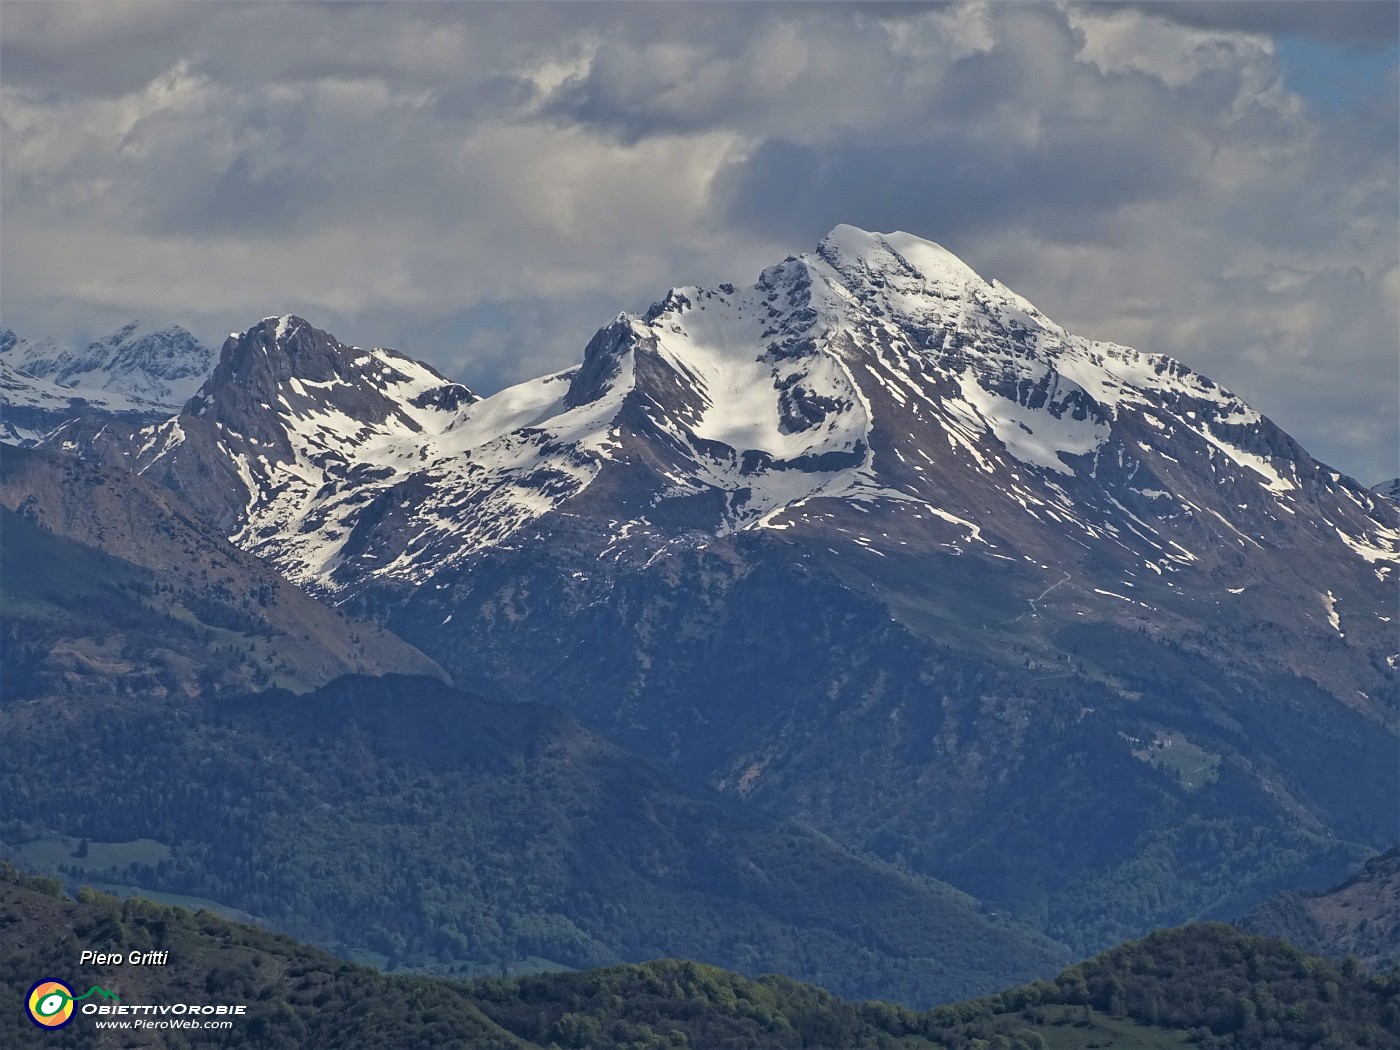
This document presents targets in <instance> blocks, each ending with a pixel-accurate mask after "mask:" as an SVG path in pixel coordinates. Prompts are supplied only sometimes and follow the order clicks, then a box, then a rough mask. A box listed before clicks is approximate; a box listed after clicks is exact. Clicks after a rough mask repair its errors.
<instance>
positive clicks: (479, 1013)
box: [0, 866, 1400, 1050]
mask: <svg viewBox="0 0 1400 1050" xmlns="http://www.w3.org/2000/svg"><path fill="white" fill-rule="evenodd" d="M0 929H3V930H4V931H5V935H4V937H3V938H0V1045H3V1046H6V1047H11V1046H15V1047H27V1046H31V1045H33V1046H46V1047H64V1048H85V1047H100V1046H115V1045H122V1046H155V1047H172V1048H173V1047H181V1048H194V1047H244V1046H255V1047H258V1048H260V1050H282V1048H287V1050H291V1048H306V1050H339V1048H346V1050H350V1048H353V1050H381V1048H383V1050H391V1048H392V1050H415V1048H419V1047H421V1048H424V1050H539V1048H557V1050H585V1048H602V1047H608V1048H619V1050H662V1048H685V1047H690V1048H695V1050H700V1048H704V1050H786V1048H799V1047H804V1048H818V1050H823V1048H824V1050H861V1048H866V1047H870V1048H886V1050H895V1048H904V1050H932V1048H935V1047H937V1048H948V1050H974V1048H975V1050H993V1048H995V1050H1038V1048H1047V1047H1048V1048H1054V1050H1061V1048H1063V1050H1069V1048H1086V1050H1087V1048H1089V1047H1125V1048H1133V1047H1140V1048H1155V1047H1170V1046H1182V1045H1194V1046H1201V1047H1207V1048H1216V1050H1224V1048H1231V1050H1294V1048H1297V1050H1302V1048H1305V1047H1307V1048H1312V1047H1339V1048H1340V1047H1358V1048H1376V1050H1387V1048H1391V1047H1396V1046H1400V975H1397V974H1395V973H1392V974H1390V975H1389V976H1373V975H1369V974H1367V973H1365V972H1364V971H1363V970H1361V969H1360V968H1358V967H1355V966H1342V967H1336V966H1333V965H1331V964H1330V963H1327V962H1325V961H1323V960H1321V959H1317V958H1314V957H1311V956H1308V955H1305V954H1304V953H1302V952H1299V951H1298V950H1296V949H1294V948H1292V947H1290V946H1289V945H1287V944H1285V943H1284V942H1281V941H1275V940H1265V939H1262V938H1257V937H1251V936H1248V935H1246V934H1242V933H1240V932H1239V931H1237V930H1234V929H1233V928H1231V927H1228V926H1224V925H1219V924H1211V925H1204V926H1188V927H1181V928H1179V929H1174V930H1167V931H1162V932H1159V933H1156V934H1153V935H1152V936H1150V937H1147V938H1144V939H1143V940H1141V941H1136V942H1132V943H1129V944H1125V945H1122V946H1120V947H1119V948H1115V949H1113V950H1112V951H1109V952H1105V953H1104V954H1102V955H1100V956H1098V957H1096V958H1094V959H1091V960H1089V961H1088V962H1085V963H1081V964H1079V965H1078V966H1074V967H1071V968H1069V969H1068V970H1066V971H1064V972H1063V973H1062V974H1061V975H1060V976H1059V977H1058V978H1057V979H1056V980H1054V981H1040V982H1036V983H1035V984H1032V985H1028V986H1024V987H1021V988H1016V989H1012V990H1010V991H1007V992H1003V993H1001V994H1000V995H996V996H992V997H990V998H984V999H980V1000H976V1001H973V1002H968V1003H960V1004H957V1005H954V1006H947V1007H940V1008H938V1009H935V1010H932V1011H927V1012H924V1013H916V1012H914V1011H911V1010H908V1009H905V1008H902V1007H898V1006H893V1005H890V1004H888V1003H878V1002H862V1003H857V1002H849V1001H845V1000H842V999H839V998H837V997H836V996H833V995H831V994H830V993H828V992H825V991H822V990H821V989H818V988H814V987H812V986H811V985H805V984H801V983H799V982H797V981H793V980H790V979H788V978H784V977H771V976H769V977H763V978H760V979H758V980H749V979H746V978H743V977H739V976H737V975H735V974H733V973H728V972H725V971H723V970H720V969H717V968H715V967H710V966H703V965H699V964H696V963H690V962H680V961H676V960H660V961H656V962H650V963H645V964H641V965H633V966H618V967H612V968H609V969H604V970H594V971H590V972H584V973H569V974H540V975H536V976H532V977H525V978H517V979H513V980H499V979H497V980H487V981H474V982H472V981H461V980H452V979H446V978H431V977H424V976H395V975H386V974H383V973H379V972H376V971H374V970H371V969H368V968H366V967H361V966H356V965H354V964H351V963H347V962H344V961H342V960H339V959H337V958H335V957H333V956H331V955H330V954H328V953H326V952H323V951H319V950H317V949H314V948H309V947H307V946H305V945H303V944H299V943H297V942H296V941H294V940H292V939H291V938H289V937H285V936H281V935H278V934H273V933H269V932H267V931H265V930H261V929H258V928H256V927H252V926H245V925H238V924H233V923H230V922H227V921H225V920H223V919H220V918H217V917H216V916H213V915H210V914H209V913H207V912H204V913H197V914H196V913H191V912H189V911H186V910H184V909H179V908H171V907H165V906H162V905H157V904H153V903H150V902H147V901H141V900H128V901H125V902H123V901H119V900H117V899H116V898H113V897H107V896H104V895H101V894H95V893H91V892H84V893H82V894H80V897H79V899H78V900H70V899H68V898H67V897H65V896H64V895H63V894H62V893H61V892H60V890H59V888H58V885H57V883H55V882H52V881H51V880H44V879H34V878H27V877H25V876H22V875H20V874H19V873H18V872H17V871H16V870H15V869H13V868H12V867H9V866H0ZM84 948H92V949H97V950H107V951H117V950H122V951H130V950H132V949H141V950H149V949H157V950H168V951H169V952H170V960H169V963H168V965H166V966H163V967H145V968H142V967H130V966H121V967H112V966H109V967H92V966H87V967H83V966H78V965H76V960H77V959H78V953H79V952H80V951H81V950H82V949H84ZM39 977H56V978H58V979H60V980H64V981H67V982H68V983H69V984H70V985H72V986H74V988H75V991H76V990H77V988H78V986H81V987H82V988H87V987H88V986H90V985H92V984H98V985H100V986H102V987H104V988H107V989H109V990H111V991H112V992H114V993H115V994H117V995H118V996H119V997H120V1000H121V1001H122V1002H124V1003H128V1004H142V1003H162V1002H166V1003H168V1002H177V1001H187V1002H192V1003H226V1004H231V1005H240V1004H241V1005H245V1006H246V1007H247V1011H246V1014H245V1015H244V1016H243V1017H240V1018H238V1019H237V1020H235V1021H234V1022H233V1027H232V1028H231V1029H228V1030H222V1031H182V1032H168V1033H145V1034H144V1036H142V1037H141V1038H142V1039H143V1040H144V1041H138V1037H137V1036H135V1035H133V1036H131V1037H127V1038H128V1041H124V1042H116V1041H113V1040H112V1038H111V1036H112V1033H110V1032H105V1033H104V1032H99V1031H98V1029H97V1028H96V1026H95V1021H94V1019H93V1018H92V1017H90V1016H82V1015H79V1016H78V1017H77V1019H76V1020H75V1021H74V1022H72V1023H71V1024H70V1025H68V1026H67V1027H66V1028H64V1029H63V1030H62V1031H60V1032H40V1031H38V1030H37V1029H35V1028H34V1027H32V1026H31V1025H30V1024H29V1022H28V1020H27V1019H26V1016H25V1013H24V1007H23V1003H22V1000H23V996H24V993H25V991H26V990H27V989H28V988H29V986H30V985H31V984H33V983H34V981H35V980H36V979H38V978H39Z"/></svg>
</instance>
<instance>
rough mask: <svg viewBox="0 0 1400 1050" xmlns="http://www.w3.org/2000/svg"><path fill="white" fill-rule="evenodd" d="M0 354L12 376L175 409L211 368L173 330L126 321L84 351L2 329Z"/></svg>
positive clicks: (208, 354)
mask: <svg viewBox="0 0 1400 1050" xmlns="http://www.w3.org/2000/svg"><path fill="white" fill-rule="evenodd" d="M0 354H3V355H4V358H5V360H6V362H7V363H8V364H9V365H10V366H11V367H13V368H15V369H17V370H18V371H21V372H24V373H26V374H27V375H31V376H34V377H35V378H36V379H44V380H47V381H48V382H50V383H52V384H54V385H55V386H59V387H66V388H68V389H70V390H75V391H104V392H107V393H114V394H125V395H128V396H130V397H134V398H139V399H140V400H142V401H146V402H151V403H154V404H159V405H170V406H172V407H178V406H180V405H182V404H184V403H185V401H186V400H188V398H189V397H190V395H191V394H193V393H194V392H195V390H197V389H198V388H199V385H200V384H201V383H202V382H204V380H205V378H206V377H207V376H208V375H209V372H210V370H211V369H212V368H213V367H214V357H215V355H214V351H213V350H211V349H210V348H209V347H207V346H204V345H203V344H202V343H200V342H199V340H198V339H196V338H195V337H194V336H193V335H191V334H190V333H189V332H187V331H186V330H185V329H183V328H181V327H180V326H179V325H165V326H155V325H149V324H144V323H142V322H140V321H132V322H130V323H129V324H125V325H123V326H122V327H121V328H119V329H117V330H116V331H115V332H113V333H112V334H111V335H109V336H106V337H105V338H102V339H98V340H95V341H94V342H91V343H89V344H88V345H87V346H85V347H81V348H78V347H63V346H60V345H58V344H57V343H55V342H54V341H53V340H52V339H44V340H38V341H35V342H32V343H31V342H29V341H27V340H24V339H20V338H19V337H17V336H16V335H15V334H14V333H13V332H10V331H9V330H8V329H6V330H5V332H4V334H3V337H0Z"/></svg>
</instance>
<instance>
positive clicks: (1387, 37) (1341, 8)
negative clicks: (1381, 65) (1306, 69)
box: [1130, 0, 1400, 51]
mask: <svg viewBox="0 0 1400 1050" xmlns="http://www.w3.org/2000/svg"><path fill="white" fill-rule="evenodd" d="M1130 6H1132V7H1136V8H1138V9H1139V10H1141V11H1142V12H1144V13H1145V14H1149V15H1152V16H1154V17H1156V18H1163V19H1167V20H1169V21H1172V22H1176V23H1177V24H1179V25H1184V26H1192V27H1194V28H1197V29H1219V30H1227V31H1228V30H1239V31H1241V32H1246V33H1262V34H1265V35H1268V36H1280V35H1288V36H1300V37H1307V38H1309V39H1312V40H1317V41H1321V42H1323V43H1328V44H1339V45H1343V46H1346V47H1353V48H1358V49H1360V50H1363V51H1377V50H1384V49H1386V48H1389V47H1394V46H1395V43H1396V36H1397V34H1400V4H1395V3H1391V2H1389V0H1366V2H1362V3H1345V2H1340V0H1281V2H1272V0H1153V2H1149V3H1140V4H1132V5H1130Z"/></svg>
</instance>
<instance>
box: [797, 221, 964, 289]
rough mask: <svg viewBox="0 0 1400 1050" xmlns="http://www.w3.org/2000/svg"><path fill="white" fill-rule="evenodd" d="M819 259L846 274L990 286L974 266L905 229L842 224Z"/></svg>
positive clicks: (827, 240) (819, 252)
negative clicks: (880, 230)
mask: <svg viewBox="0 0 1400 1050" xmlns="http://www.w3.org/2000/svg"><path fill="white" fill-rule="evenodd" d="M817 256H818V257H819V258H821V259H823V260H824V261H825V262H827V263H828V264H830V265H831V266H832V267H833V268H834V269H835V270H837V271H838V272H840V273H842V274H844V275H850V274H852V273H853V272H861V273H862V274H863V275H865V276H869V275H889V274H897V275H904V276H913V277H921V278H923V279H924V280H926V281H929V282H933V283H939V284H942V283H950V284H974V285H981V286H984V287H990V286H989V285H988V284H987V282H986V281H984V280H983V279H982V278H981V277H980V276H979V275H978V274H977V272H976V271H975V270H974V269H973V268H972V267H971V266H968V265H967V263H965V262H963V261H962V260H961V259H959V258H958V257H957V256H956V255H954V254H953V253H952V252H950V251H949V250H948V249H947V248H944V247H943V246H942V245H941V244H937V243H935V242H934V241H930V240H925V239H924V238H922V237H916V236H914V235H913V234H912V233H905V232H903V231H902V230H896V231H895V232H894V233H873V232H871V231H869V230H862V229H860V228H859V227H857V226H848V225H844V224H843V225H840V226H837V227H836V228H835V229H833V230H832V231H831V232H830V233H828V234H827V235H826V236H825V237H823V238H822V239H821V242H820V243H819V244H818V245H817Z"/></svg>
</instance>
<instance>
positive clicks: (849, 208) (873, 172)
mask: <svg viewBox="0 0 1400 1050" xmlns="http://www.w3.org/2000/svg"><path fill="white" fill-rule="evenodd" d="M1169 152H1170V147H1169V146H1168V145H1166V144H1164V143H1160V142H1152V143H1125V142H1123V141H1122V140H1120V139H1118V138H1116V137H1115V136H1113V135H1112V134H1111V133H1108V132H1106V131H1105V130H1104V129H1102V128H1096V127H1093V126H1088V127H1084V128H1082V129H1079V133H1078V134H1074V135H1068V134H1067V135H1062V136H1056V137H1055V138H1053V139H1052V140H1051V141H1049V142H1047V143H1045V144H1043V145H1041V146H1039V147H1037V148H1034V149H1018V148H1015V147H1014V146H1012V145H1011V144H1007V143H998V142H993V143H990V144H989V143H987V142H985V141H983V139H982V137H981V136H979V135H976V134H975V133H967V132H962V133H959V132H951V133H948V134H946V135H943V136H940V137H939V138H937V139H936V140H934V141H930V142H924V143H919V144H917V145H895V146H886V145H881V144H870V145H836V146H802V145H796V144H793V143H790V142H783V141H781V140H770V141H768V142H765V143H764V144H763V145H762V146H760V147H759V148H758V150H757V151H756V152H755V153H754V154H753V155H752V156H751V157H749V158H748V159H747V160H746V161H745V162H744V163H743V164H741V165H738V166H736V168H735V170H734V171H733V172H732V173H731V174H730V175H729V176H728V177H727V179H726V182H727V185H726V186H725V187H724V189H723V190H722V193H724V194H725V195H726V196H727V197H728V205H727V207H726V218H727V220H728V221H730V222H732V223H734V224H736V225H740V226H747V227H751V228H761V229H766V230H768V231H770V232H771V233H773V234H774V235H776V236H782V237H786V238H788V239H796V240H800V241H812V240H814V239H815V237H819V236H820V235H821V234H822V233H824V232H825V231H827V230H829V229H831V228H832V227H833V226H835V225H836V224H837V223H838V222H849V223H852V224H853V225H856V226H861V227H863V228H865V229H874V230H893V229H905V228H907V227H909V226H911V225H920V226H921V227H922V228H925V229H936V230H938V231H939V236H940V237H942V238H944V239H945V240H947V241H950V242H953V243H956V242H959V241H963V240H967V239H969V238H971V237H972V236H974V235H980V234H986V233H995V232H998V231H1001V230H1004V229H1006V228H1016V229H1025V230H1029V231H1031V232H1032V233H1034V234H1036V235H1038V236H1041V237H1045V238H1047V239H1050V240H1054V241H1063V240H1079V241H1098V240H1102V239H1104V238H1105V237H1106V236H1108V235H1109V233H1110V229H1109V226H1110V223H1109V222H1108V220H1110V219H1111V217H1112V215H1113V214H1114V212H1115V211H1116V209H1117V208H1119V207H1120V206H1122V205H1124V204H1128V203H1130V202H1132V201H1136V200H1143V199H1155V198H1157V197H1160V196H1162V195H1164V194H1166V193H1169V192H1171V191H1172V190H1173V189H1175V188H1178V187H1179V186H1180V184H1181V183H1182V182H1183V180H1184V179H1185V176H1184V175H1183V173H1182V172H1181V171H1180V169H1179V168H1178V167H1176V166H1173V165H1170V164H1167V163H1164V161H1165V159H1166V155H1167V154H1168V153H1169Z"/></svg>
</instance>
